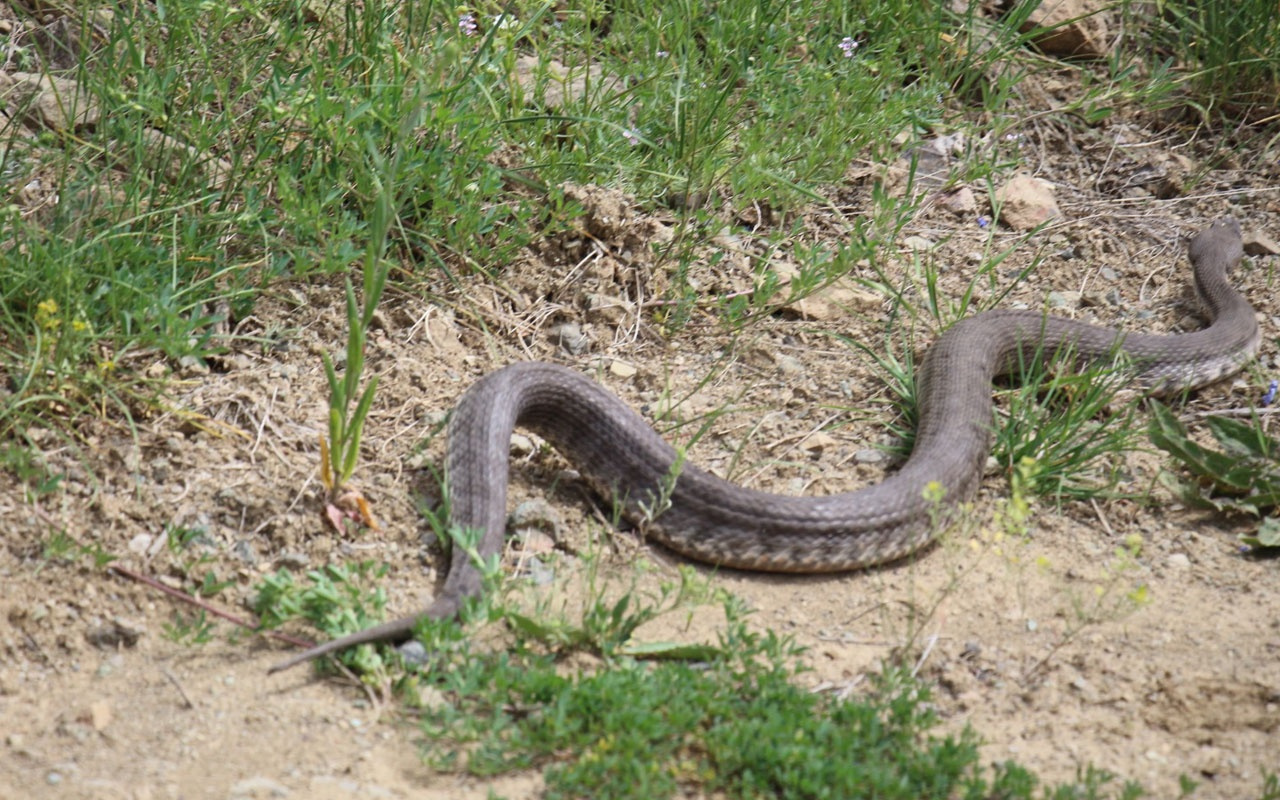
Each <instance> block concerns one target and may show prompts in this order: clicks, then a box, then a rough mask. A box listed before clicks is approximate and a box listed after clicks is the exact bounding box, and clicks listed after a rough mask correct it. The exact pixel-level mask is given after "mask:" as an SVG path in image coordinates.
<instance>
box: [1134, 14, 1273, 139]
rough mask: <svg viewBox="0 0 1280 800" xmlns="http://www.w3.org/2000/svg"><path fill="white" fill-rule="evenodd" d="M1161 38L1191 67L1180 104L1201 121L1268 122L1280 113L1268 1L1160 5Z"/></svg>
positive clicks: (1271, 21) (1271, 17)
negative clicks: (1163, 24)
mask: <svg viewBox="0 0 1280 800" xmlns="http://www.w3.org/2000/svg"><path fill="white" fill-rule="evenodd" d="M1157 8H1158V11H1159V14H1160V15H1163V16H1164V17H1165V18H1166V19H1167V21H1168V24H1167V26H1166V28H1165V29H1164V30H1165V35H1166V38H1167V39H1169V40H1171V42H1172V46H1173V48H1174V49H1175V51H1176V52H1177V54H1178V55H1179V56H1181V57H1182V58H1183V59H1185V60H1186V61H1187V62H1188V63H1189V64H1190V65H1191V80H1192V83H1193V86H1194V91H1193V92H1192V93H1190V94H1189V95H1187V97H1186V98H1185V100H1184V102H1186V103H1187V104H1188V105H1189V106H1191V107H1193V108H1195V109H1196V110H1197V111H1199V112H1200V114H1201V115H1202V117H1203V118H1204V119H1205V120H1206V121H1210V120H1212V119H1213V117H1215V116H1217V115H1218V114H1222V115H1225V116H1227V117H1229V118H1240V117H1243V118H1246V119H1259V118H1262V117H1266V118H1270V119H1273V118H1274V116H1275V114H1276V112H1277V109H1278V108H1280V55H1278V54H1280V19H1277V16H1276V13H1275V11H1276V9H1275V5H1274V4H1273V3H1270V2H1269V1H1268V0H1240V2H1236V3H1227V4H1219V3H1211V4H1205V3H1196V2H1192V1H1191V0H1161V2H1159V3H1157Z"/></svg>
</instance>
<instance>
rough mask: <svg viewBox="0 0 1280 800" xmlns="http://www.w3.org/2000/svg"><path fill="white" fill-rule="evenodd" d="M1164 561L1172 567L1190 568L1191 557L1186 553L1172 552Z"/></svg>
mask: <svg viewBox="0 0 1280 800" xmlns="http://www.w3.org/2000/svg"><path fill="white" fill-rule="evenodd" d="M1164 563H1166V564H1168V565H1169V566H1170V567H1172V568H1173V569H1191V559H1190V558H1188V557H1187V554H1186V553H1173V554H1171V555H1170V556H1169V557H1168V558H1166V559H1165V561H1164Z"/></svg>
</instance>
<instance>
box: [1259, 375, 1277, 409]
mask: <svg viewBox="0 0 1280 800" xmlns="http://www.w3.org/2000/svg"><path fill="white" fill-rule="evenodd" d="M1276 389H1280V381H1272V382H1271V385H1270V386H1268V387H1267V393H1266V394H1264V395H1263V396H1262V405H1264V406H1269V405H1271V404H1272V403H1274V402H1275V401H1276Z"/></svg>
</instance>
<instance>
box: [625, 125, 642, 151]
mask: <svg viewBox="0 0 1280 800" xmlns="http://www.w3.org/2000/svg"><path fill="white" fill-rule="evenodd" d="M622 138H624V139H626V140H627V142H629V143H630V144H631V146H632V147H635V146H636V145H638V144H640V135H639V134H637V133H636V132H635V131H633V130H631V129H630V128H623V129H622Z"/></svg>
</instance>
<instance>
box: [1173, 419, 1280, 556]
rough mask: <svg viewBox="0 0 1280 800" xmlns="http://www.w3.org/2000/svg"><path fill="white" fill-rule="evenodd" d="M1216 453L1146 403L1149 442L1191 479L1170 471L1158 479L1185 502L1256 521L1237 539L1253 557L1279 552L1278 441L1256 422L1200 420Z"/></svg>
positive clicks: (1279, 445) (1279, 453) (1175, 420)
mask: <svg viewBox="0 0 1280 800" xmlns="http://www.w3.org/2000/svg"><path fill="white" fill-rule="evenodd" d="M1205 425H1206V426H1207V427H1208V428H1209V432H1210V433H1211V434H1213V437H1214V439H1216V440H1217V442H1218V445H1219V447H1220V448H1221V449H1220V450H1214V449H1212V448H1209V447H1205V446H1204V445H1201V444H1198V443H1196V442H1195V441H1194V440H1193V439H1192V438H1191V435H1190V433H1188V431H1187V428H1186V426H1185V425H1183V424H1182V422H1181V421H1180V420H1179V419H1178V418H1177V416H1176V415H1174V413H1173V412H1172V411H1171V410H1170V409H1169V408H1168V407H1167V406H1165V405H1162V404H1160V403H1152V407H1151V426H1150V429H1149V435H1150V436H1151V442H1152V443H1153V444H1154V445H1155V446H1156V447H1159V448H1160V449H1161V450H1164V451H1165V452H1166V453H1168V454H1169V455H1171V456H1173V458H1174V459H1176V460H1177V461H1178V462H1179V463H1180V464H1181V466H1182V468H1183V469H1184V470H1186V471H1187V472H1190V473H1191V476H1192V479H1191V481H1184V480H1182V479H1180V478H1178V477H1177V476H1176V475H1174V474H1173V473H1170V472H1162V473H1161V474H1160V479H1161V481H1162V482H1163V483H1164V484H1165V486H1167V487H1168V488H1169V489H1170V490H1171V491H1172V492H1173V493H1174V495H1175V496H1177V497H1179V498H1181V499H1182V500H1184V501H1185V502H1187V503H1190V504H1192V505H1195V506H1198V507H1201V508H1212V509H1214V510H1217V511H1224V512H1228V513H1231V514H1234V515H1238V516H1248V517H1253V518H1255V519H1257V520H1259V521H1258V523H1257V526H1256V527H1255V529H1254V530H1253V532H1252V533H1249V534H1245V535H1244V536H1241V537H1240V538H1241V541H1243V542H1244V544H1245V545H1247V546H1249V547H1251V548H1253V549H1254V550H1256V551H1257V552H1259V553H1277V552H1280V518H1278V517H1277V514H1276V511H1277V508H1278V507H1280V441H1277V440H1276V439H1274V438H1273V437H1271V436H1270V435H1269V434H1267V432H1266V430H1265V429H1264V426H1263V422H1262V420H1261V419H1260V418H1258V417H1255V418H1254V419H1253V420H1252V421H1250V422H1249V423H1245V422H1241V421H1240V420H1236V419H1231V418H1228V417H1209V418H1208V419H1206V420H1205Z"/></svg>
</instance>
